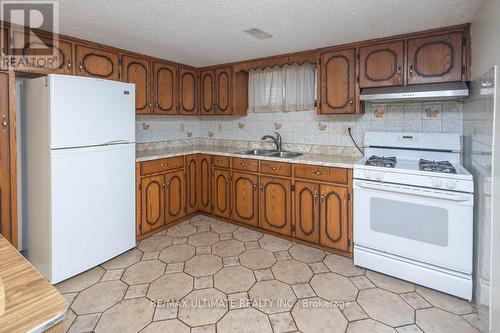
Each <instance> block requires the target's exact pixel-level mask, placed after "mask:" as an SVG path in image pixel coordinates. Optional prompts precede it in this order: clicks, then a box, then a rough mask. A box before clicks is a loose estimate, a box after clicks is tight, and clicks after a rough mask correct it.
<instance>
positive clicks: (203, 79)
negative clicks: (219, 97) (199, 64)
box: [200, 70, 215, 114]
mask: <svg viewBox="0 0 500 333" xmlns="http://www.w3.org/2000/svg"><path fill="white" fill-rule="evenodd" d="M200 100H201V114H215V71H213V70H207V71H202V72H201V75H200Z"/></svg>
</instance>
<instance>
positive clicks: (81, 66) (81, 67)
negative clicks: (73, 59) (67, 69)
mask: <svg viewBox="0 0 500 333" xmlns="http://www.w3.org/2000/svg"><path fill="white" fill-rule="evenodd" d="M78 67H79V68H80V72H81V71H82V69H83V65H82V63H80V66H78Z"/></svg>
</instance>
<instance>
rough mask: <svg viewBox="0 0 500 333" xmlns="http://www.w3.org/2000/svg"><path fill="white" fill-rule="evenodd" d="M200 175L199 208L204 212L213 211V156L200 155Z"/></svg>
mask: <svg viewBox="0 0 500 333" xmlns="http://www.w3.org/2000/svg"><path fill="white" fill-rule="evenodd" d="M198 168H199V169H198V170H199V172H198V176H199V179H200V186H199V187H198V193H199V205H198V208H199V210H201V211H202V212H205V213H211V212H212V200H211V198H212V181H211V180H212V177H211V176H212V156H210V155H203V154H200V155H198Z"/></svg>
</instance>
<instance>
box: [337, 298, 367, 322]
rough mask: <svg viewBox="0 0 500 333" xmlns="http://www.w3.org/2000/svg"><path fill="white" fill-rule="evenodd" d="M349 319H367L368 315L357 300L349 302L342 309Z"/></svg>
mask: <svg viewBox="0 0 500 333" xmlns="http://www.w3.org/2000/svg"><path fill="white" fill-rule="evenodd" d="M340 310H341V311H342V313H343V314H344V316H345V317H346V318H347V320H348V321H355V320H360V319H367V318H368V315H367V314H366V312H365V311H364V310H363V309H362V308H361V306H359V304H358V303H356V302H347V304H346V306H344V307H343V308H341V309H340Z"/></svg>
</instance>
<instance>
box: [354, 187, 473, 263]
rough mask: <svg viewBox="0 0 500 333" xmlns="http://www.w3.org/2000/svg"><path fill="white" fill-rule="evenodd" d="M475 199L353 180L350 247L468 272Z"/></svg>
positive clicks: (448, 192) (445, 192)
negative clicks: (369, 249) (363, 247)
mask: <svg viewBox="0 0 500 333" xmlns="http://www.w3.org/2000/svg"><path fill="white" fill-rule="evenodd" d="M472 214H473V195H472V194H470V193H457V192H451V191H440V190H434V189H426V188H420V187H414V186H405V185H397V184H387V183H379V182H372V181H365V180H360V179H356V180H355V181H354V243H355V245H362V246H365V247H369V248H373V249H376V250H379V251H383V252H387V253H391V254H394V255H398V256H402V257H405V258H408V259H413V260H417V261H421V262H425V263H430V264H434V265H437V266H440V267H444V268H448V269H452V270H456V271H460V272H464V273H471V272H472Z"/></svg>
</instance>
